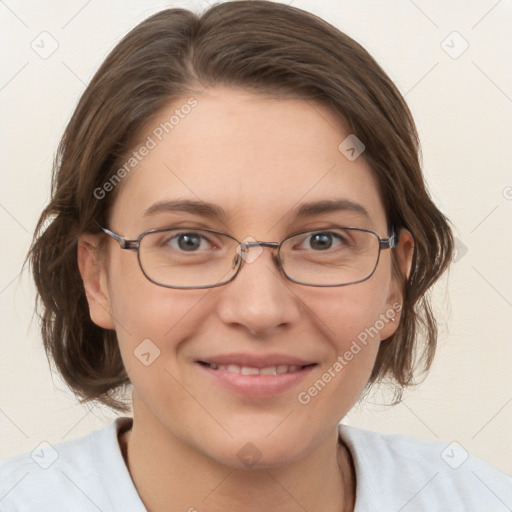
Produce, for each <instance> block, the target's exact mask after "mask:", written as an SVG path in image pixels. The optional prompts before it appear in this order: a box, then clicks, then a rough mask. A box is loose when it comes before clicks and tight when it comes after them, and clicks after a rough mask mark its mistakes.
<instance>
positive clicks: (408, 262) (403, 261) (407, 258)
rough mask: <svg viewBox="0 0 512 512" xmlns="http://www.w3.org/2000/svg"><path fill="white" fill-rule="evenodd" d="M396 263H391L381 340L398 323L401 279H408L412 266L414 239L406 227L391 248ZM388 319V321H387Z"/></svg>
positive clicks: (393, 329)
mask: <svg viewBox="0 0 512 512" xmlns="http://www.w3.org/2000/svg"><path fill="white" fill-rule="evenodd" d="M393 253H394V258H395V260H396V263H393V264H392V280H393V282H392V284H391V286H390V292H389V296H388V298H387V301H386V306H387V310H386V311H385V312H384V317H385V319H384V320H385V321H386V320H388V322H386V325H385V327H384V329H383V330H382V331H381V340H384V339H386V338H389V337H390V336H392V335H393V334H394V333H395V332H396V330H397V328H398V324H399V323H400V316H401V313H400V312H401V311H402V304H403V292H402V287H403V285H402V282H403V281H402V279H408V278H409V275H410V273H411V268H412V258H413V255H414V239H413V237H412V235H411V233H410V232H409V231H408V230H407V229H402V231H401V232H400V235H399V239H398V245H397V246H396V247H395V248H394V249H393ZM396 267H398V269H399V271H400V276H403V278H402V277H398V276H396V272H395V268H396ZM389 320H390V321H389Z"/></svg>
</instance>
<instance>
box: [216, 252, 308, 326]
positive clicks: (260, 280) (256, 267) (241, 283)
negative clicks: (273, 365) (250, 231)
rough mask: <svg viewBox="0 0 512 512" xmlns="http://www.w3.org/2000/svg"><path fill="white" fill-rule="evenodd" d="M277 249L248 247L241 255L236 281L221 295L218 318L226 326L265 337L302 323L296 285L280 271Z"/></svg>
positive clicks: (225, 287)
mask: <svg viewBox="0 0 512 512" xmlns="http://www.w3.org/2000/svg"><path fill="white" fill-rule="evenodd" d="M277 245H278V244H277V243H273V242H265V243H260V244H258V243H256V242H251V243H247V244H244V247H243V248H242V251H241V253H240V254H239V255H238V257H242V258H243V261H242V264H241V268H240V270H239V272H238V274H237V276H236V278H235V279H234V280H233V281H230V282H229V283H227V284H226V285H224V286H223V287H222V290H221V291H220V294H221V298H220V300H219V303H218V314H219V317H220V318H221V320H222V321H223V322H224V323H225V324H228V325H231V326H237V327H239V328H243V329H245V330H247V331H248V332H250V333H252V334H260V335H263V334H269V333H271V332H274V331H275V330H276V329H278V328H281V329H282V328H286V327H289V326H290V325H291V324H293V323H294V322H297V321H298V320H299V318H300V307H299V300H298V298H297V296H296V295H295V294H294V293H293V291H292V290H291V287H292V286H293V283H291V281H288V280H287V279H286V277H285V276H284V275H283V274H282V272H281V271H280V268H279V263H278V260H277V258H276V254H275V248H276V247H277ZM265 247H268V248H270V249H271V250H270V251H269V250H265ZM272 249H273V250H272Z"/></svg>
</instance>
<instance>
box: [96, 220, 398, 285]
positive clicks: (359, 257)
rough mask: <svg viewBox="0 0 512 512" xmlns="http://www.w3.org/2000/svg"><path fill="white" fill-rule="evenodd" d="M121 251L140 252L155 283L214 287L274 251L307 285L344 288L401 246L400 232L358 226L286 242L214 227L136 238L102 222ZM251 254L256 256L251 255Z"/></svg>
mask: <svg viewBox="0 0 512 512" xmlns="http://www.w3.org/2000/svg"><path fill="white" fill-rule="evenodd" d="M99 227H100V228H101V229H102V230H103V232H104V233H106V234H107V235H109V236H111V237H112V238H113V239H114V240H116V241H117V242H118V243H119V245H120V246H121V249H127V250H133V251H137V257H138V261H139V265H140V268H141V270H142V272H143V273H144V275H145V276H146V277H147V278H148V279H149V280H150V281H151V282H153V283H155V284H157V285H159V286H165V287H167V288H180V289H191V288H193V289H195V288H213V287H216V286H222V285H224V284H226V283H229V282H230V281H232V280H233V279H234V278H235V277H236V275H237V274H238V272H239V271H240V269H241V268H242V263H243V262H244V261H245V262H247V263H251V262H252V261H254V260H255V259H256V258H257V257H258V256H259V254H261V252H262V251H263V249H262V248H263V247H270V248H272V249H273V256H274V260H275V262H276V265H277V267H278V269H279V270H281V271H282V273H283V274H284V275H285V277H286V278H287V279H289V280H290V281H293V282H294V283H298V284H302V285H305V286H345V285H348V284H355V283H360V282H361V281H365V280H366V279H368V278H370V277H371V276H372V274H373V273H374V272H375V269H376V268H377V264H378V262H379V257H380V252H381V250H382V249H393V248H394V247H396V245H397V241H396V237H395V233H394V232H393V230H392V231H391V235H390V236H389V237H388V238H380V237H379V235H377V233H374V232H373V231H370V230H367V229H361V228H355V227H336V228H329V229H317V230H314V231H302V232H299V233H294V234H292V235H289V236H287V237H286V238H285V239H284V240H282V241H281V242H279V243H277V242H259V241H256V240H254V239H252V238H250V239H249V238H246V239H245V241H243V242H240V241H238V240H237V239H236V238H234V237H232V236H231V235H228V234H227V233H222V232H220V231H215V230H212V229H196V228H186V227H179V228H174V227H171V228H166V229H152V230H149V231H145V232H144V233H141V234H140V235H139V236H138V238H137V240H126V238H125V237H123V236H121V235H118V234H116V233H114V232H113V231H110V230H109V229H106V228H103V227H101V226H99ZM251 253H252V255H251Z"/></svg>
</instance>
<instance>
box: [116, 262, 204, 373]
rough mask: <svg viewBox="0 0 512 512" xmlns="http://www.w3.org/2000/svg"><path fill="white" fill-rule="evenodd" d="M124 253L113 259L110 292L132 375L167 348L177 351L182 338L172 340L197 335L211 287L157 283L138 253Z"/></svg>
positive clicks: (120, 336)
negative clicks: (147, 273)
mask: <svg viewBox="0 0 512 512" xmlns="http://www.w3.org/2000/svg"><path fill="white" fill-rule="evenodd" d="M123 256H124V257H123V258H121V259H119V261H113V262H112V265H111V272H110V274H109V293H110V299H111V308H112V316H113V318H114V321H115V324H116V333H117V337H118V340H119V345H120V350H121V355H122V357H123V361H124V364H125V368H126V370H127V372H128V375H130V374H131V372H133V371H135V372H138V371H139V370H140V369H141V363H142V365H143V366H145V363H150V364H148V366H149V365H151V366H153V361H154V363H155V366H158V364H157V363H160V362H161V360H159V359H158V358H159V355H160V353H162V352H163V351H164V350H165V351H172V352H174V351H177V350H178V349H179V346H178V343H179V342H178V341H176V342H175V344H176V346H174V345H173V340H181V339H184V338H187V337H191V336H194V334H195V332H196V329H197V328H198V327H199V325H200V322H199V321H198V318H197V315H198V314H199V313H200V314H201V316H203V315H204V314H205V312H204V306H202V304H204V302H203V299H204V297H205V295H207V294H208V290H175V289H172V288H164V287H162V286H158V285H156V284H154V283H152V282H150V281H149V280H148V279H147V278H146V277H145V276H144V274H143V273H142V271H141V270H140V268H139V266H138V263H137V259H136V257H135V254H133V255H131V254H127V255H123ZM126 256H132V258H131V259H130V258H127V257H126ZM147 354H149V356H148V355H147ZM162 359H163V358H162Z"/></svg>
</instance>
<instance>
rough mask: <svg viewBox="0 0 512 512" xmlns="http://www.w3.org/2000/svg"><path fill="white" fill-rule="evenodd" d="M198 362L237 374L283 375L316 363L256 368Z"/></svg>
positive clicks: (214, 368)
mask: <svg viewBox="0 0 512 512" xmlns="http://www.w3.org/2000/svg"><path fill="white" fill-rule="evenodd" d="M198 363H199V364H201V365H203V366H206V367H208V368H211V369H212V370H218V371H225V372H228V373H235V374H239V375H284V374H286V373H293V372H299V371H301V370H304V369H305V368H308V367H310V366H315V365H316V363H311V364H306V365H288V364H278V365H275V366H265V367H263V368H256V367H252V366H242V365H239V364H215V363H208V362H206V361H198Z"/></svg>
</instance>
